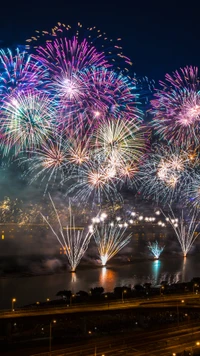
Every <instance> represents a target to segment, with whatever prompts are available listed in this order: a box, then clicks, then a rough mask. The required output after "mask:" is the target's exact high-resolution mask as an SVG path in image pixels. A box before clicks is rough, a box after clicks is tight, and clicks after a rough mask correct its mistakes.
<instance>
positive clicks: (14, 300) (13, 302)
mask: <svg viewBox="0 0 200 356" xmlns="http://www.w3.org/2000/svg"><path fill="white" fill-rule="evenodd" d="M16 301H17V299H16V298H12V311H15V309H14V304H15V302H16Z"/></svg>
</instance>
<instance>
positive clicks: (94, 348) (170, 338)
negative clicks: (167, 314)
mask: <svg viewBox="0 0 200 356" xmlns="http://www.w3.org/2000/svg"><path fill="white" fill-rule="evenodd" d="M197 324H199V322H198V323H193V324H192V325H191V326H188V325H184V326H182V327H180V328H177V326H176V327H172V328H170V329H168V330H166V329H164V330H160V331H159V333H158V330H156V331H151V332H150V331H142V332H141V331H136V332H132V333H129V334H123V335H117V337H116V336H109V337H104V338H101V339H100V340H98V339H95V340H92V339H91V341H90V343H89V344H88V345H75V346H73V347H72V346H71V347H68V348H66V349H62V350H57V351H53V352H52V356H94V355H96V356H102V355H105V356H115V355H116V356H120V355H123V356H124V355H127V356H129V355H132V356H134V355H135V356H147V355H149V356H151V355H152V356H157V355H159V356H160V355H162V356H169V355H170V356H171V355H172V353H173V352H175V353H177V352H179V351H183V350H184V349H188V348H192V347H193V348H196V347H197V346H196V342H197V341H198V340H200V325H197ZM180 345H181V346H180ZM199 348H200V346H199ZM29 355H31V356H49V353H48V352H44V353H40V354H37V353H36V354H29Z"/></svg>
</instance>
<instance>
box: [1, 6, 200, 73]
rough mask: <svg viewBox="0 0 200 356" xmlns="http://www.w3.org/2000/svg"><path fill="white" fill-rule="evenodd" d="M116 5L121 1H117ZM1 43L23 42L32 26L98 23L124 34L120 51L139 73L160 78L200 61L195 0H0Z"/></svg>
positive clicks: (45, 27) (113, 34) (115, 34)
mask: <svg viewBox="0 0 200 356" xmlns="http://www.w3.org/2000/svg"><path fill="white" fill-rule="evenodd" d="M117 4H120V5H117ZM0 9H1V21H0V40H1V45H2V46H4V47H5V46H9V45H11V44H12V45H13V44H14V45H17V44H23V43H25V40H26V38H29V37H30V36H31V35H33V34H34V30H36V29H38V30H50V29H51V27H53V26H54V25H55V24H56V23H57V22H58V21H61V22H63V23H66V24H70V25H72V26H73V25H75V24H76V23H77V22H78V21H80V22H81V23H82V24H83V25H84V27H88V26H97V27H99V28H100V29H101V30H102V31H105V32H106V33H107V35H108V36H109V37H111V38H117V37H122V44H123V49H124V51H123V52H124V54H126V55H127V56H129V57H130V58H131V60H132V62H133V69H134V71H135V72H136V73H138V74H139V75H147V76H148V77H149V78H150V79H155V80H158V79H163V78H164V74H165V73H166V72H171V71H173V70H175V69H177V68H179V67H181V66H185V65H190V64H191V65H199V64H200V41H199V37H200V36H199V34H200V30H199V20H200V16H199V9H200V5H199V1H198V0H197V1H194V0H192V1H187V2H186V1H185V5H184V1H176V0H174V1H158V2H157V1H146V0H142V1H135V0H132V1H127V0H123V1H120V2H119V1H110V0H107V1H106V0H102V1H95V0H94V1H88V0H86V1H84V0H76V1H72V0H71V1H68V0H56V1H54V2H51V1H46V0H40V1H39V0H35V1H33V0H30V1H20V0H19V1H17V0H16V1H15V2H14V1H12V2H9V1H4V2H3V4H1V8H0Z"/></svg>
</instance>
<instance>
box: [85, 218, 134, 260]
mask: <svg viewBox="0 0 200 356" xmlns="http://www.w3.org/2000/svg"><path fill="white" fill-rule="evenodd" d="M105 219H106V216H102V217H101V218H100V219H98V218H97V220H95V221H97V223H96V224H95V225H94V228H91V232H92V231H93V236H94V240H95V242H96V244H97V248H98V252H99V256H100V259H101V263H102V266H105V265H106V263H107V261H109V260H110V259H111V258H112V257H114V256H115V255H116V254H117V253H118V252H119V251H120V250H121V249H122V248H123V247H125V246H126V245H127V244H128V243H129V242H130V239H131V234H128V235H126V236H125V232H126V229H127V226H128V224H126V223H125V224H119V223H117V222H110V223H107V222H105V221H104V220H105ZM124 225H125V226H124Z"/></svg>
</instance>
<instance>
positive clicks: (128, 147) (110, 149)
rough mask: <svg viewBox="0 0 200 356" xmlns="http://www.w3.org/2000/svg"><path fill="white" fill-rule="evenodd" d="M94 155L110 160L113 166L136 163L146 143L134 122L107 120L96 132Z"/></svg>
mask: <svg viewBox="0 0 200 356" xmlns="http://www.w3.org/2000/svg"><path fill="white" fill-rule="evenodd" d="M95 136H96V138H95V146H96V154H97V155H100V156H102V157H105V158H106V159H108V160H110V161H111V162H112V164H114V162H116V163H115V166H116V167H117V166H120V165H121V164H125V163H127V162H138V161H140V159H141V157H142V155H143V154H144V151H145V146H146V141H145V136H144V133H143V132H142V130H140V129H138V127H137V126H136V125H135V124H134V122H130V121H125V120H123V121H122V120H109V121H108V122H103V123H102V124H101V125H100V127H99V128H98V130H97V132H96V135H95Z"/></svg>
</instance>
